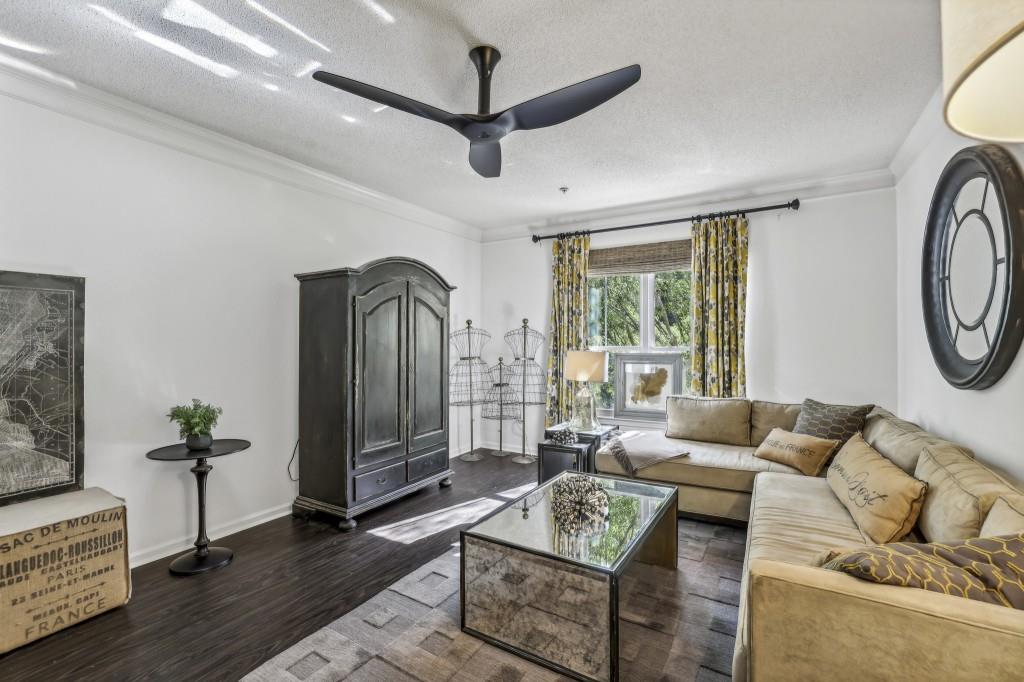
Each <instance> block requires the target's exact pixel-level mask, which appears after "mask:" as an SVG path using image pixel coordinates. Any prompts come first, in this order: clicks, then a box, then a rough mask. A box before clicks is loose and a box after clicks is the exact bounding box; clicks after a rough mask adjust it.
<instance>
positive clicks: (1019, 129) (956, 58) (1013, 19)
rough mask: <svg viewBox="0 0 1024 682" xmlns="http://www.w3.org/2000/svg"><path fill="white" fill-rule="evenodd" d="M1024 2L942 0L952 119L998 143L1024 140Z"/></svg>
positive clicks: (965, 131) (945, 87) (945, 89)
mask: <svg viewBox="0 0 1024 682" xmlns="http://www.w3.org/2000/svg"><path fill="white" fill-rule="evenodd" d="M1022 74H1024V0H984V2H979V1H978V0H942V93H943V98H944V100H945V106H944V112H945V117H946V123H948V124H949V127H950V128H952V129H953V130H955V131H956V132H958V133H960V134H962V135H967V136H969V137H974V138H977V139H981V140H991V141H993V142H1024V85H1022V78H1024V76H1022Z"/></svg>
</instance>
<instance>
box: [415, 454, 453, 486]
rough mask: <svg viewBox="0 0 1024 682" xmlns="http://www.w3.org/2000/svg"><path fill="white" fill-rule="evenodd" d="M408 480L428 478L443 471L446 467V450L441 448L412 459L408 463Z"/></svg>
mask: <svg viewBox="0 0 1024 682" xmlns="http://www.w3.org/2000/svg"><path fill="white" fill-rule="evenodd" d="M408 465H409V480H410V481H417V480H419V479H421V478H423V477H424V476H429V475H430V474H433V473H435V472H438V471H443V470H444V468H445V467H446V466H447V465H448V448H446V447H445V448H441V449H440V450H435V451H434V452H428V453H427V454H425V455H420V456H419V457H412V458H411V459H409V461H408Z"/></svg>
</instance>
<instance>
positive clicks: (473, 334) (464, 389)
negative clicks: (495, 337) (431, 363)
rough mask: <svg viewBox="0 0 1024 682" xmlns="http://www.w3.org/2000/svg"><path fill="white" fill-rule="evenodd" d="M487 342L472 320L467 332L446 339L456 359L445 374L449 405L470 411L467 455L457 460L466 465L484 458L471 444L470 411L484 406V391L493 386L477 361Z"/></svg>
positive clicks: (485, 368)
mask: <svg viewBox="0 0 1024 682" xmlns="http://www.w3.org/2000/svg"><path fill="white" fill-rule="evenodd" d="M490 338H491V335H490V333H489V332H486V331H484V330H483V329H480V328H478V327H474V326H473V320H466V328H465V329H459V330H458V331H454V332H452V334H451V336H450V337H449V340H450V341H451V344H452V346H453V347H454V348H455V352H456V353H458V357H459V359H458V361H457V362H456V363H455V364H454V365H453V366H452V369H451V371H450V372H449V374H448V403H449V404H450V405H455V406H467V407H469V452H466V453H463V454H462V455H460V456H459V459H461V460H463V461H465V462H478V461H480V460H481V459H483V458H484V456H483V455H481V454H480V453H479V452H477V451H476V444H475V443H474V441H473V407H474V406H475V405H483V404H485V403H486V402H487V390H488V389H489V388H490V387H491V386H492V385H493V384H494V379H493V378H491V372H490V370H489V369H488V368H487V363H486V362H484V361H483V360H481V359H480V355H481V353H482V351H483V348H484V345H486V344H487V342H488V341H489V340H490Z"/></svg>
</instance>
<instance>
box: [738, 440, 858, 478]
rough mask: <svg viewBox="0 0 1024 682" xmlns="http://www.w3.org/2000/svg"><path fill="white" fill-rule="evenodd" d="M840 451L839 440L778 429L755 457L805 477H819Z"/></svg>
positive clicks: (758, 448)
mask: <svg viewBox="0 0 1024 682" xmlns="http://www.w3.org/2000/svg"><path fill="white" fill-rule="evenodd" d="M838 449H839V441H837V440H826V439H824V438H815V437H814V436H807V435H804V434H802V433H792V432H790V431H785V430H783V429H778V428H776V429H772V430H771V433H769V434H768V437H767V438H765V439H764V441H763V442H762V443H761V444H760V445H759V446H757V450H755V451H754V457H760V458H761V459H767V460H768V461H770V462H778V463H779V464H787V465H789V466H791V467H793V468H795V469H799V470H800V471H801V473H803V474H804V475H805V476H817V475H818V474H820V473H821V470H822V469H824V468H825V465H826V464H828V462H829V460H830V459H832V455H834V454H835V452H836V450H838Z"/></svg>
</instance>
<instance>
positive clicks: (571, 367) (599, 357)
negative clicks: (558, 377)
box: [565, 350, 608, 383]
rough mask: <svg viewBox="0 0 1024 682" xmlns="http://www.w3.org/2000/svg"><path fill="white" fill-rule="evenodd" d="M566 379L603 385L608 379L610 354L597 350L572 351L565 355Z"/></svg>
mask: <svg viewBox="0 0 1024 682" xmlns="http://www.w3.org/2000/svg"><path fill="white" fill-rule="evenodd" d="M565 378H566V379H568V380H569V381H591V382H594V383H601V382H602V381H606V380H607V379H608V354H607V353H605V352H604V351H597V350H571V351H569V352H568V353H566V354H565Z"/></svg>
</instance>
